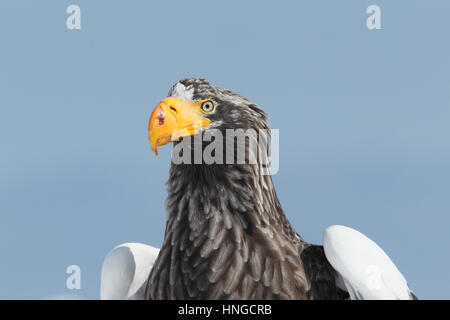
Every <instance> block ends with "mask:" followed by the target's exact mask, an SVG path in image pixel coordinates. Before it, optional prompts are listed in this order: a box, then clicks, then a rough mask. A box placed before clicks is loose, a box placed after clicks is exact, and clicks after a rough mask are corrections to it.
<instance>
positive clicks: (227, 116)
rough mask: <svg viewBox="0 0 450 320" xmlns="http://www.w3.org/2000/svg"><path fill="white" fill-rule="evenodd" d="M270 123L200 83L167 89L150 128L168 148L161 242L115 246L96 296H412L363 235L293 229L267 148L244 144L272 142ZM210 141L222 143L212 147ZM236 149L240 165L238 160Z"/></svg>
mask: <svg viewBox="0 0 450 320" xmlns="http://www.w3.org/2000/svg"><path fill="white" fill-rule="evenodd" d="M268 122H269V121H268V116H267V114H266V113H265V112H264V111H263V110H262V109H261V108H260V107H259V106H258V105H257V104H255V103H254V102H252V101H250V100H249V99H247V98H245V97H243V96H241V95H239V94H237V93H234V92H232V91H230V90H225V89H221V88H218V87H216V86H214V85H212V84H210V83H209V82H208V81H206V80H204V79H198V78H189V79H184V80H181V81H179V82H177V83H176V84H175V85H174V86H172V88H171V89H170V91H169V94H168V96H167V97H166V98H165V99H163V100H162V101H161V102H160V103H159V104H158V105H157V106H156V108H155V109H154V110H153V112H152V114H151V117H150V122H149V128H148V129H149V130H148V132H149V140H150V144H151V148H152V150H153V151H154V153H155V154H156V155H157V154H158V147H160V146H163V145H165V144H168V143H171V142H173V145H174V147H173V152H172V163H171V167H170V172H169V180H168V182H167V192H168V197H167V199H166V211H167V221H166V226H165V235H164V241H163V244H162V247H161V248H160V249H156V248H153V247H151V246H148V245H145V244H138V243H126V244H122V245H119V246H117V247H115V248H114V249H113V250H112V251H111V252H110V253H109V254H108V255H107V256H106V258H105V261H104V264H103V267H102V279H101V298H102V299H151V300H157V299H244V300H249V299H257V300H261V299H292V300H321V299H333V300H334V299H405V300H409V299H416V296H415V295H414V293H413V292H412V291H411V289H410V288H409V286H408V284H407V281H406V279H405V278H404V277H403V275H402V274H401V273H400V271H399V270H398V269H397V267H396V266H395V264H394V263H393V262H392V261H391V259H390V258H389V257H388V256H387V255H386V253H385V252H384V251H383V250H382V249H381V248H380V247H379V246H378V245H377V244H376V243H375V242H373V241H372V240H371V239H369V238H368V237H366V236H365V235H363V234H362V233H360V232H358V231H356V230H354V229H352V228H349V227H345V226H340V225H334V226H330V227H328V228H327V229H326V230H325V232H324V234H323V246H322V245H314V244H310V243H308V242H306V241H305V240H303V238H302V237H301V236H300V235H299V234H298V233H297V232H296V231H295V229H294V228H293V226H292V225H291V223H290V222H289V220H288V218H287V215H286V214H285V212H284V211H283V209H282V207H281V204H280V201H279V200H278V197H277V193H276V190H275V188H274V184H273V182H272V176H271V175H270V174H267V172H266V171H264V170H262V169H263V168H264V165H265V164H266V162H267V160H268V157H269V150H268V148H262V150H261V148H256V149H258V150H257V151H252V150H253V149H254V148H252V147H250V142H251V141H252V139H253V140H255V139H256V140H258V139H261V140H263V141H266V140H268V138H267V136H266V137H263V139H262V138H261V137H260V135H259V133H260V132H266V133H267V132H269V134H268V135H269V138H270V131H269V123H268ZM239 129H241V130H242V131H244V132H251V134H248V135H247V136H244V145H243V146H244V147H243V148H240V149H239V146H238V145H239V143H237V142H238V141H237V140H238V138H236V139H235V137H234V136H233V138H232V139H218V138H217V137H219V136H222V137H227V134H228V133H229V132H235V131H236V130H239ZM202 136H203V139H202V138H201V137H202ZM205 136H209V138H208V139H204V137H205ZM211 137H214V139H213V138H211ZM219 140H220V141H219ZM223 140H226V142H224V141H223ZM212 141H216V142H218V141H219V142H221V143H218V144H216V145H215V148H214V150H211V149H212V148H211V143H212ZM241 146H242V145H241ZM208 148H209V149H208ZM207 149H208V150H207ZM198 150H200V151H199V152H198ZM206 151H209V155H210V157H209V159H207V158H208V157H202V155H204V154H206V153H207V152H206ZM196 152H197V154H196ZM242 152H244V154H245V156H244V160H245V161H238V160H239V159H238V156H239V153H242ZM198 154H200V157H198V156H197V155H198ZM252 155H253V157H252V159H253V160H254V161H253V162H251V161H249V160H250V158H251V156H252ZM174 156H176V157H177V159H178V160H179V158H180V157H181V158H182V160H183V161H174ZM219 156H221V157H219ZM211 157H212V158H213V160H214V161H211ZM225 158H226V159H227V161H225V160H223V159H225ZM228 160H229V161H228ZM241 160H242V159H241Z"/></svg>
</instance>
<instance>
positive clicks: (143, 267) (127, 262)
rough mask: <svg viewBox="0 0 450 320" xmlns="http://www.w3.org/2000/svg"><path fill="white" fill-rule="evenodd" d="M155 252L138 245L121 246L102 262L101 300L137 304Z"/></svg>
mask: <svg viewBox="0 0 450 320" xmlns="http://www.w3.org/2000/svg"><path fill="white" fill-rule="evenodd" d="M158 254H159V249H157V248H154V247H152V246H148V245H146V244H142V243H124V244H121V245H118V246H117V247H115V248H114V249H112V250H111V251H110V252H109V253H108V254H107V256H106V257H105V260H104V261H103V267H102V276H101V284H100V298H101V299H102V300H125V299H127V300H140V299H143V298H144V290H145V283H146V282H147V279H148V276H149V274H150V271H151V269H152V267H153V264H154V263H155V261H156V258H157V257H158Z"/></svg>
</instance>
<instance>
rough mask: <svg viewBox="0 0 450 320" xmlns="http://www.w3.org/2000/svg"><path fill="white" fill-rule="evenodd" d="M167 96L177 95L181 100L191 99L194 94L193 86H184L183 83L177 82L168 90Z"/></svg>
mask: <svg viewBox="0 0 450 320" xmlns="http://www.w3.org/2000/svg"><path fill="white" fill-rule="evenodd" d="M169 96H171V97H177V98H180V99H182V100H188V101H192V99H193V96H194V87H190V88H189V87H186V86H185V85H184V84H182V83H180V82H178V83H177V84H176V85H174V86H173V87H172V89H171V90H170V92H169Z"/></svg>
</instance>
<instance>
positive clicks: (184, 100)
mask: <svg viewBox="0 0 450 320" xmlns="http://www.w3.org/2000/svg"><path fill="white" fill-rule="evenodd" d="M213 129H214V130H219V131H220V132H222V133H223V134H224V135H225V131H226V130H227V129H244V130H248V129H253V130H255V131H258V130H268V117H267V115H266V114H265V113H264V111H262V110H261V109H260V108H259V107H258V106H257V105H256V104H255V103H253V102H251V101H250V100H248V99H247V98H244V97H243V96H241V95H239V94H236V93H234V92H232V91H230V90H225V89H221V88H218V87H215V86H213V85H211V84H210V83H209V82H208V81H206V80H204V79H198V78H190V79H184V80H181V81H179V82H177V83H176V84H175V85H174V86H173V87H172V88H171V89H170V91H169V94H168V96H167V97H166V98H165V99H164V100H162V101H161V102H160V103H159V104H158V105H157V106H156V108H155V109H154V110H153V112H152V114H151V117H150V121H149V125H148V134H149V140H150V145H151V147H152V150H153V152H154V153H155V154H156V155H158V147H159V146H162V145H165V144H167V143H169V142H176V141H180V139H182V138H183V137H188V136H193V135H196V134H198V133H200V132H203V133H208V131H210V130H213Z"/></svg>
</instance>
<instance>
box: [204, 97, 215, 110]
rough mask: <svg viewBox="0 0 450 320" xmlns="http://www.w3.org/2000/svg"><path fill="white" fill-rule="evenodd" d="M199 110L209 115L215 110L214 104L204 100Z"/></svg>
mask: <svg viewBox="0 0 450 320" xmlns="http://www.w3.org/2000/svg"><path fill="white" fill-rule="evenodd" d="M201 108H202V111H203V112H206V113H211V112H213V111H214V108H215V106H214V102H212V101H211V100H206V101H204V102H203V103H202V105H201Z"/></svg>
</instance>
